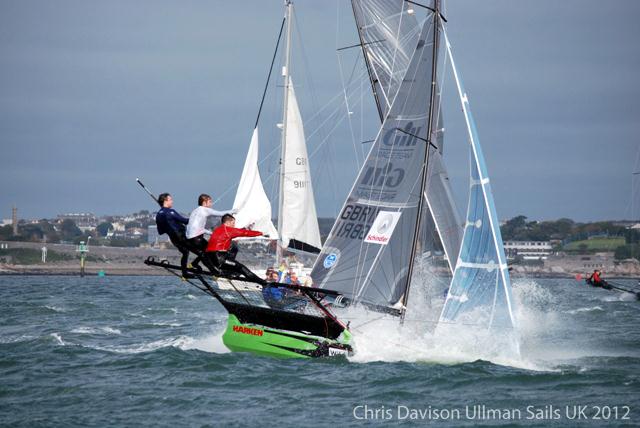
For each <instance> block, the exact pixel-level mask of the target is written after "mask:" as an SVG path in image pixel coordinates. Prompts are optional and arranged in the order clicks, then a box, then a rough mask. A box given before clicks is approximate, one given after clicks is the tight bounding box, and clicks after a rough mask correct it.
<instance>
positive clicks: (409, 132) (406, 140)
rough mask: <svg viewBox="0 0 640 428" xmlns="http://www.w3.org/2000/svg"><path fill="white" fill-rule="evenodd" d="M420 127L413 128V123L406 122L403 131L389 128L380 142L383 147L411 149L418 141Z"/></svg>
mask: <svg viewBox="0 0 640 428" xmlns="http://www.w3.org/2000/svg"><path fill="white" fill-rule="evenodd" d="M421 129H422V127H421V126H416V127H414V126H413V122H407V125H406V126H405V127H404V129H400V128H391V129H389V130H388V131H387V132H386V133H385V134H384V137H382V142H383V143H384V145H385V146H393V147H413V146H415V145H416V143H417V141H418V139H417V138H416V136H417V135H420V130H421Z"/></svg>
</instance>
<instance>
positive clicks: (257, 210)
mask: <svg viewBox="0 0 640 428" xmlns="http://www.w3.org/2000/svg"><path fill="white" fill-rule="evenodd" d="M258 146H259V143H258V128H257V127H256V128H255V129H254V130H253V135H252V136H251V144H250V145H249V151H248V152H247V158H246V160H245V161H244V168H243V169H242V177H241V178H240V183H239V184H238V191H237V192H236V198H235V200H234V201H233V208H234V209H235V210H238V212H237V213H236V214H235V218H236V225H237V227H246V226H248V225H250V224H251V223H254V230H259V231H260V232H262V233H264V234H265V235H269V237H270V238H272V239H277V238H278V232H277V231H276V228H275V227H274V225H273V223H272V221H271V202H269V198H267V194H266V193H265V191H264V187H263V185H262V180H261V178H260V170H259V169H258V151H259V150H258V149H259V147H258Z"/></svg>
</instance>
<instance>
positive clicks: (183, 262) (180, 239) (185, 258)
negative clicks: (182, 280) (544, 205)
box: [169, 233, 189, 275]
mask: <svg viewBox="0 0 640 428" xmlns="http://www.w3.org/2000/svg"><path fill="white" fill-rule="evenodd" d="M169 240H170V241H171V243H172V244H173V246H174V247H176V248H177V249H178V251H179V252H180V254H182V257H181V258H180V268H181V269H182V274H183V275H185V274H186V273H187V263H188V262H189V243H188V242H187V238H186V237H185V236H184V234H183V233H169Z"/></svg>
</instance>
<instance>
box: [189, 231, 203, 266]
mask: <svg viewBox="0 0 640 428" xmlns="http://www.w3.org/2000/svg"><path fill="white" fill-rule="evenodd" d="M187 242H188V243H189V249H190V250H191V252H192V253H193V254H195V255H196V258H195V259H193V261H192V262H191V265H192V266H193V267H194V268H196V269H200V262H201V261H203V258H204V255H203V253H204V251H205V250H206V249H207V240H206V239H204V237H203V236H202V235H200V236H196V237H195V238H191V239H188V240H187ZM205 266H206V263H205Z"/></svg>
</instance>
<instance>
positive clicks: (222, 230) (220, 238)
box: [205, 214, 265, 284]
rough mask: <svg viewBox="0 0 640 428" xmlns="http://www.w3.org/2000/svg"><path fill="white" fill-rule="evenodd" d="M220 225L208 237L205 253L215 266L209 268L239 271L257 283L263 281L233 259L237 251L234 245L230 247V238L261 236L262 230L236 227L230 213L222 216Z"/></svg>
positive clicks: (226, 271)
mask: <svg viewBox="0 0 640 428" xmlns="http://www.w3.org/2000/svg"><path fill="white" fill-rule="evenodd" d="M220 223H221V224H220V226H218V227H216V228H215V229H214V230H213V233H212V234H211V237H210V238H209V243H208V244H207V249H206V253H205V254H206V255H207V259H208V260H209V261H210V263H211V264H212V265H213V266H214V267H215V268H216V269H211V266H209V268H210V269H211V270H221V271H222V273H228V272H231V273H239V274H242V275H244V276H245V277H246V278H247V279H250V280H252V281H255V282H258V283H261V284H262V283H264V282H265V281H264V280H263V279H262V278H260V277H259V276H257V275H256V274H254V273H253V272H251V271H250V270H249V269H248V268H247V267H246V266H245V265H243V264H242V263H239V262H237V261H236V260H235V258H236V254H237V252H238V250H237V248H236V247H232V239H233V238H239V237H252V236H262V232H258V231H253V230H249V229H237V228H236V227H235V225H236V219H235V217H234V216H232V215H231V214H225V215H223V216H222V218H221V221H220Z"/></svg>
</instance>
